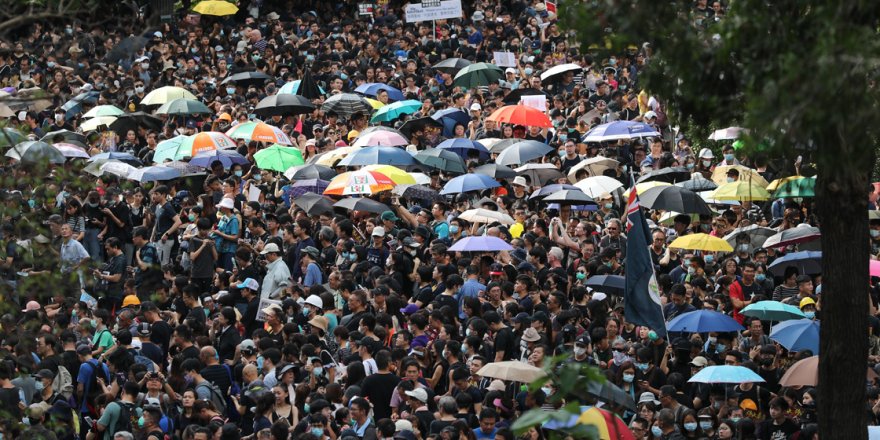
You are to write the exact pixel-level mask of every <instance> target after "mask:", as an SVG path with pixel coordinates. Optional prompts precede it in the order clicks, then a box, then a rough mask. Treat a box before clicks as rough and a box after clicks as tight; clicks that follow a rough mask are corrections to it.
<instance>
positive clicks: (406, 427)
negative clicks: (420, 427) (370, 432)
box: [394, 419, 413, 432]
mask: <svg viewBox="0 0 880 440" xmlns="http://www.w3.org/2000/svg"><path fill="white" fill-rule="evenodd" d="M412 430H413V425H412V422H410V421H409V420H406V419H397V421H396V422H394V432H400V431H412Z"/></svg>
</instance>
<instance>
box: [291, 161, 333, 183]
mask: <svg viewBox="0 0 880 440" xmlns="http://www.w3.org/2000/svg"><path fill="white" fill-rule="evenodd" d="M284 176H285V177H287V178H288V179H290V180H303V179H323V180H331V179H333V178H334V177H336V171H335V170H334V169H332V168H330V167H325V166H324V165H314V164H309V165H297V166H295V167H291V168H289V169H288V170H287V171H285V172H284Z"/></svg>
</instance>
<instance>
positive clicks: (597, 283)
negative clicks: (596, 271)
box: [584, 275, 626, 295]
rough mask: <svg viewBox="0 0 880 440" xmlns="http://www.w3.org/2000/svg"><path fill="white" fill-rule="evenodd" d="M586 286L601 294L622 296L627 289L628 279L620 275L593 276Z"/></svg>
mask: <svg viewBox="0 0 880 440" xmlns="http://www.w3.org/2000/svg"><path fill="white" fill-rule="evenodd" d="M584 285H585V286H589V287H592V288H593V289H595V290H598V291H600V292H605V293H616V294H618V295H622V294H623V290H624V288H626V279H625V278H624V277H622V276H620V275H593V276H591V277H590V278H589V279H587V281H586V282H585V283H584Z"/></svg>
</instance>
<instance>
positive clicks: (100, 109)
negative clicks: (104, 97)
mask: <svg viewBox="0 0 880 440" xmlns="http://www.w3.org/2000/svg"><path fill="white" fill-rule="evenodd" d="M124 114H125V112H123V111H122V110H120V109H119V108H118V107H116V106H115V105H99V106H97V107H94V108H92V109H91V110H89V111H87V112H86V114H84V115H83V117H84V118H96V117H98V116H122V115H124Z"/></svg>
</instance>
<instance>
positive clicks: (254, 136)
mask: <svg viewBox="0 0 880 440" xmlns="http://www.w3.org/2000/svg"><path fill="white" fill-rule="evenodd" d="M226 135H227V136H229V137H230V138H232V139H244V140H247V141H259V142H272V143H275V144H281V145H288V146H289V145H293V141H291V140H290V138H289V137H288V136H287V134H286V133H284V132H283V131H281V129H280V128H278V127H275V126H274V125H269V124H266V123H265V122H260V121H250V122H245V123H243V124H238V125H236V126H235V127H232V128H230V129H229V130H228V131H226ZM285 169H286V168H285ZM280 171H284V170H280Z"/></svg>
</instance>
